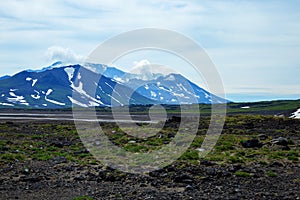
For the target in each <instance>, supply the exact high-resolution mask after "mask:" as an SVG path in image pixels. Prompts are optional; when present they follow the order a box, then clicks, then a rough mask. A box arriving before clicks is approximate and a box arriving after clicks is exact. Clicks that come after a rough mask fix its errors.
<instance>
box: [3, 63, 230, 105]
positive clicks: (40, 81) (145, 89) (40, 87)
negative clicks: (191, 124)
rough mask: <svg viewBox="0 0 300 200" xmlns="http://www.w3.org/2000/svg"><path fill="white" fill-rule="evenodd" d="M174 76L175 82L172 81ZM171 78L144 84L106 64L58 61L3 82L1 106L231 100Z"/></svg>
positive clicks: (184, 81)
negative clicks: (126, 78) (124, 78)
mask: <svg viewBox="0 0 300 200" xmlns="http://www.w3.org/2000/svg"><path fill="white" fill-rule="evenodd" d="M95 66H98V70H100V71H102V74H100V72H99V71H98V72H97V70H93V67H95ZM171 76H173V77H174V78H175V79H174V80H171V79H170V77H171ZM123 77H128V81H122V78H123ZM168 77H169V79H170V80H168V79H167V78H166V77H165V79H164V77H162V76H161V77H158V78H157V79H155V80H149V81H144V80H140V79H138V78H137V77H136V76H135V75H133V74H130V73H126V72H123V71H122V70H119V69H117V68H114V67H108V66H106V65H102V64H93V65H92V66H91V64H90V65H89V66H88V68H86V67H84V66H82V65H79V64H73V65H67V66H65V65H64V64H63V63H62V62H56V63H54V64H53V65H51V66H49V67H46V68H43V69H41V70H24V71H21V72H19V73H17V74H15V75H13V76H11V77H6V78H4V79H0V88H1V89H0V107H2V108H3V107H4V108H6V107H14V108H20V107H21V108H68V107H71V106H72V105H73V106H78V107H94V106H95V107H98V106H100V107H101V106H103V107H111V106H123V105H131V104H133V105H148V104H185V103H186V104H192V103H211V102H212V98H216V99H217V100H218V101H216V102H217V103H222V102H226V101H227V100H225V99H222V98H220V97H217V96H215V95H213V94H210V93H209V92H207V91H205V90H203V89H202V88H200V87H198V86H197V85H196V84H193V83H192V82H190V81H189V80H188V79H186V78H184V77H183V76H181V75H179V74H172V75H170V76H168ZM176 78H177V80H176ZM174 81H177V82H174ZM193 90H194V91H196V92H195V96H193V95H192V94H194V91H193ZM179 92H180V93H179ZM200 93H202V96H201V97H200V96H199V94H200ZM154 94H155V95H154ZM176 95H177V96H176ZM175 97H176V98H175ZM198 97H199V98H198ZM180 98H181V99H186V101H182V100H180ZM176 99H177V100H176ZM178 99H179V100H178ZM200 100H202V101H201V102H200Z"/></svg>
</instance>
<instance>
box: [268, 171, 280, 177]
mask: <svg viewBox="0 0 300 200" xmlns="http://www.w3.org/2000/svg"><path fill="white" fill-rule="evenodd" d="M266 176H268V177H276V176H277V173H275V172H273V171H266Z"/></svg>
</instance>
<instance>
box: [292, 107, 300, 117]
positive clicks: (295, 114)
mask: <svg viewBox="0 0 300 200" xmlns="http://www.w3.org/2000/svg"><path fill="white" fill-rule="evenodd" d="M291 118H295V119H300V108H298V110H297V111H296V112H294V113H292V115H291Z"/></svg>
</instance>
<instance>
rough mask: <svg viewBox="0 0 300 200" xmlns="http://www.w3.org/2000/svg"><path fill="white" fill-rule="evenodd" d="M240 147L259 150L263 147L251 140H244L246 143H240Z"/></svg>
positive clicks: (256, 140)
mask: <svg viewBox="0 0 300 200" xmlns="http://www.w3.org/2000/svg"><path fill="white" fill-rule="evenodd" d="M241 145H242V146H243V147H244V148H255V147H258V148H261V147H262V146H263V143H261V142H259V140H258V139H251V140H246V141H242V142H241Z"/></svg>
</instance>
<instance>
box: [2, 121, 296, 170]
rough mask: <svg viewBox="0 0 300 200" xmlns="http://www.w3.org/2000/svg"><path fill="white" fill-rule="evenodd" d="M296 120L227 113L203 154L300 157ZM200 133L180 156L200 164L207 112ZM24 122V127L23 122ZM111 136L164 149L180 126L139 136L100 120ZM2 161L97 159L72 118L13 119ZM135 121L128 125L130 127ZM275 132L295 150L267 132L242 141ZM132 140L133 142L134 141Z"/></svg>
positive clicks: (222, 160)
mask: <svg viewBox="0 0 300 200" xmlns="http://www.w3.org/2000/svg"><path fill="white" fill-rule="evenodd" d="M296 122H298V121H296V120H292V119H288V118H277V117H271V116H261V115H235V116H227V118H226V124H225V126H224V129H223V133H222V135H221V136H220V138H219V140H218V142H217V144H216V146H215V147H214V149H213V150H212V151H211V152H210V153H209V154H208V155H207V156H206V157H205V159H206V160H209V161H214V162H216V163H219V164H234V163H239V164H246V165H247V164H251V163H258V164H261V165H268V164H269V163H271V162H273V161H275V160H276V161H281V162H298V161H299V155H300V149H299V148H297V141H293V140H292V139H291V138H288V137H289V135H290V133H293V134H294V135H297V136H299V135H300V131H299V125H297V124H295V123H296ZM199 124H200V125H199V129H198V134H197V135H196V137H195V138H194V141H193V142H192V144H191V145H190V147H189V149H188V150H187V151H186V152H185V153H184V154H183V155H182V156H181V157H180V158H179V161H180V162H186V163H192V164H198V163H199V162H200V159H203V158H201V157H199V152H198V151H197V150H196V149H197V148H201V145H202V143H203V140H204V139H205V133H206V130H207V127H208V125H209V118H206V117H204V118H201V119H200V123H199ZM22 126H23V127H22ZM102 126H103V127H102V128H103V130H104V132H105V133H106V135H107V136H108V138H109V139H110V140H111V141H112V142H113V143H114V144H115V145H118V146H120V147H122V148H124V149H125V150H126V151H128V152H131V153H147V152H152V151H155V150H158V149H160V148H161V147H162V146H163V145H166V144H168V143H169V142H170V141H172V139H173V136H172V135H176V131H177V128H176V127H172V126H166V127H165V128H164V129H162V130H161V131H160V132H159V133H157V134H156V135H153V136H151V137H148V138H145V139H144V138H135V137H133V136H131V135H128V134H126V133H125V132H124V130H122V129H120V128H118V127H117V126H116V125H115V124H113V123H105V124H102ZM0 128H1V129H0V137H1V140H0V150H2V154H1V155H0V164H1V163H8V162H15V161H16V160H32V159H37V160H41V161H46V160H51V159H52V158H54V157H56V156H63V157H65V158H67V160H69V161H73V162H78V163H83V164H96V163H97V162H98V161H96V159H94V158H93V156H92V155H91V154H90V153H87V152H85V151H84V150H85V147H84V145H83V144H82V142H81V141H80V139H79V136H78V134H77V132H76V129H75V127H74V125H72V124H62V123H61V124H38V123H36V124H35V123H32V124H17V125H16V124H11V123H0ZM131 129H132V127H128V128H126V131H133V130H131ZM261 133H264V134H267V135H268V133H274V134H276V135H279V136H283V137H287V138H288V139H289V146H290V147H291V150H282V149H281V148H274V147H270V146H268V145H267V144H268V143H269V142H270V141H271V139H272V137H270V136H269V137H268V138H267V139H266V140H265V141H263V142H264V143H266V145H264V146H263V147H262V148H243V147H242V146H241V143H240V142H241V141H245V140H247V139H251V138H255V137H257V135H258V134H261ZM53 141H55V142H67V143H66V145H62V146H59V147H58V146H57V145H55V142H53ZM131 141H134V142H131Z"/></svg>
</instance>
